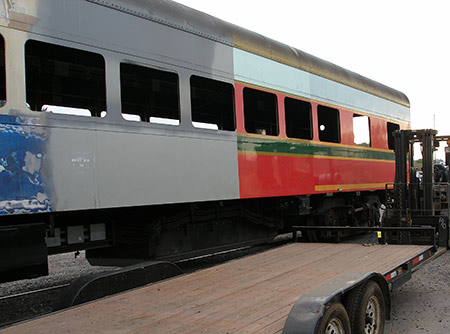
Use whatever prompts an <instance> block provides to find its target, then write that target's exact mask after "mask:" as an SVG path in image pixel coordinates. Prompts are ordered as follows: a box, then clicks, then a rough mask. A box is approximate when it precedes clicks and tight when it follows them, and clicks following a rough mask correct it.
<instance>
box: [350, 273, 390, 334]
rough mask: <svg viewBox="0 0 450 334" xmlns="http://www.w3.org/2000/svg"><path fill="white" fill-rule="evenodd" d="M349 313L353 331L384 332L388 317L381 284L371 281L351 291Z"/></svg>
mask: <svg viewBox="0 0 450 334" xmlns="http://www.w3.org/2000/svg"><path fill="white" fill-rule="evenodd" d="M348 310H349V312H348V315H349V318H350V324H351V328H352V333H364V334H382V333H383V331H384V322H385V318H386V309H385V304H384V297H383V293H382V292H381V288H380V286H379V285H378V284H377V283H375V282H373V281H369V282H368V283H367V284H363V285H362V286H361V287H359V288H357V289H355V290H354V291H352V292H351V293H350V296H349V299H348Z"/></svg>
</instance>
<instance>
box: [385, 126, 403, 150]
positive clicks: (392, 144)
mask: <svg viewBox="0 0 450 334" xmlns="http://www.w3.org/2000/svg"><path fill="white" fill-rule="evenodd" d="M397 130H400V126H399V125H398V124H395V123H391V122H387V137H388V147H389V149H390V150H393V149H394V148H395V137H394V132H395V131H397Z"/></svg>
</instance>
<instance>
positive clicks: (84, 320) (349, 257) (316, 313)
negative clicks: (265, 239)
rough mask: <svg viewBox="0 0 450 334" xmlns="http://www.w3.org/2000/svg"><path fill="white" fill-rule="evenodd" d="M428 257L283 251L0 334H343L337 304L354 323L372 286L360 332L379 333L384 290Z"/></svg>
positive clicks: (390, 249)
mask: <svg viewBox="0 0 450 334" xmlns="http://www.w3.org/2000/svg"><path fill="white" fill-rule="evenodd" d="M435 250H436V248H435V247H432V246H413V245H361V244H323V243H290V244H288V245H285V246H282V247H278V248H275V249H272V250H269V251H265V252H261V253H258V254H256V255H251V256H247V257H244V258H241V259H237V260H232V261H230V262H227V263H224V264H221V265H218V266H214V267H211V268H208V269H204V270H200V271H197V272H194V273H191V274H186V275H182V276H177V277H175V278H171V279H168V280H165V281H162V282H159V283H155V284H151V285H147V286H144V287H141V288H137V289H134V290H132V291H128V292H125V293H120V294H117V295H114V296H112V297H107V298H103V299H101V300H97V301H94V302H90V303H87V304H83V305H79V306H75V307H72V308H69V309H67V310H64V311H59V312H56V313H53V314H50V315H47V316H43V317H41V318H38V319H35V320H31V321H27V322H24V323H21V324H18V325H15V326H12V327H9V328H6V329H4V330H3V331H0V332H1V333H2V334H15V333H20V334H24V333H34V334H35V333H46V334H51V333H58V334H59V333H69V332H70V333H108V334H110V333H117V334H125V333H127V334H131V333H152V334H159V333H161V334H162V333H164V334H168V333H177V334H180V333H221V334H225V333H229V334H231V333H267V334H269V333H270V334H274V333H285V334H290V333H349V332H350V330H349V328H347V327H348V325H347V324H346V321H347V320H345V319H341V318H340V317H339V310H337V309H339V307H341V306H342V305H343V306H344V307H345V309H346V310H347V312H348V314H349V315H350V317H349V319H350V320H352V319H353V320H352V321H354V318H355V317H357V314H358V313H361V312H359V310H358V307H357V306H355V305H352V303H357V302H359V301H358V298H359V297H358V296H361V295H364V294H366V291H365V289H366V288H367V289H370V288H368V287H369V286H370V285H371V286H372V290H373V286H374V284H373V283H375V284H376V285H377V286H378V287H379V291H381V293H382V296H380V295H376V294H375V295H376V297H377V298H375V299H373V298H372V299H370V298H369V301H370V302H369V303H368V306H364V308H366V307H367V309H369V308H370V307H373V306H374V305H375V306H376V304H377V300H378V302H381V304H382V308H381V309H382V310H383V314H382V315H383V319H382V321H380V319H375V320H376V321H373V322H370V323H369V324H366V325H365V326H366V329H367V328H368V327H367V326H369V328H368V330H366V333H382V331H383V325H384V318H389V312H390V290H392V289H393V288H394V287H396V286H398V285H400V284H402V283H404V282H406V281H407V280H408V279H409V278H410V277H411V272H412V271H413V269H414V268H416V267H417V266H419V265H421V264H422V263H424V261H425V260H427V259H428V258H430V257H431V256H433V254H435ZM369 282H370V283H369ZM336 305H338V306H339V307H338V308H336ZM330 310H331V311H330ZM384 311H385V312H384ZM330 313H331V314H330ZM365 314H366V313H365V312H364V311H363V315H365ZM365 318H366V321H367V316H366V317H365ZM351 326H352V327H353V326H354V324H352V325H351ZM377 326H378V328H377ZM354 331H355V330H354ZM363 331H364V330H363Z"/></svg>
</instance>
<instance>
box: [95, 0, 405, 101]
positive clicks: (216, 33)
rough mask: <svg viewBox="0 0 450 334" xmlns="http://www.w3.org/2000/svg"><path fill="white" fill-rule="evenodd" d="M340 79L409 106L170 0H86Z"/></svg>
mask: <svg viewBox="0 0 450 334" xmlns="http://www.w3.org/2000/svg"><path fill="white" fill-rule="evenodd" d="M87 1H89V2H92V3H96V4H99V5H102V6H106V7H109V8H112V9H115V10H119V11H122V12H124V13H127V14H130V15H134V16H137V17H140V18H142V19H147V20H151V21H154V22H158V23H161V24H164V25H167V26H171V27H173V28H176V29H179V30H183V31H186V32H189V33H192V34H195V35H198V36H201V37H204V38H208V39H211V40H214V41H217V42H219V43H223V44H227V45H230V46H233V47H236V48H239V49H242V50H245V51H248V52H251V53H254V54H257V55H260V56H263V57H266V58H268V59H272V60H274V61H277V62H279V63H283V64H286V65H289V66H291V67H295V68H298V69H301V70H304V71H307V72H309V73H312V74H316V75H319V76H321V77H324V78H327V79H330V80H333V81H335V82H339V83H341V84H344V85H347V86H350V87H353V88H356V89H358V90H361V91H364V92H367V93H370V94H372V95H375V96H378V97H381V98H384V99H387V100H390V101H392V102H395V103H398V104H400V105H403V106H406V107H409V106H410V104H409V100H408V98H407V97H406V95H405V94H403V93H402V92H399V91H397V90H395V89H392V88H390V87H388V86H385V85H383V84H381V83H379V82H376V81H374V80H371V79H368V78H366V77H363V76H362V75H359V74H357V73H355V72H352V71H349V70H346V69H344V68H342V67H340V66H337V65H335V64H333V63H331V62H328V61H325V60H323V59H320V58H318V57H315V56H312V55H310V54H308V53H306V52H303V51H300V50H298V49H295V48H293V47H290V46H288V45H285V44H283V43H280V42H277V41H275V40H273V39H270V38H267V37H265V36H262V35H260V34H257V33H255V32H252V31H249V30H247V29H244V28H241V27H239V26H236V25H234V24H231V23H228V22H226V21H223V20H220V19H218V18H215V17H213V16H211V15H208V14H205V13H203V12H200V11H198V10H195V9H192V8H189V7H187V6H184V5H181V4H179V3H176V2H174V1H170V0H87Z"/></svg>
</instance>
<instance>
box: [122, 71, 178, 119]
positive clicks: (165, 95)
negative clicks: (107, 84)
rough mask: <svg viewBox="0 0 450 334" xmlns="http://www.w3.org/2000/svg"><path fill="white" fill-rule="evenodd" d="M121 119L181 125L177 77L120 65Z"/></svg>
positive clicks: (172, 74) (168, 73)
mask: <svg viewBox="0 0 450 334" xmlns="http://www.w3.org/2000/svg"><path fill="white" fill-rule="evenodd" d="M120 87H121V95H122V116H123V117H124V118H125V119H127V120H130V121H142V122H151V123H157V124H167V125H179V124H180V111H179V94H178V75H177V74H176V73H173V72H166V71H161V70H156V69H153V68H149V67H144V66H138V65H132V64H120Z"/></svg>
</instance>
